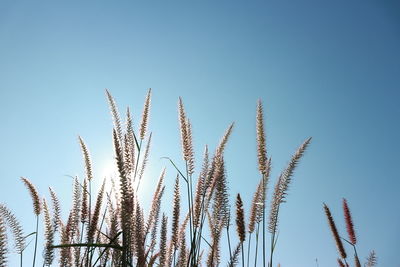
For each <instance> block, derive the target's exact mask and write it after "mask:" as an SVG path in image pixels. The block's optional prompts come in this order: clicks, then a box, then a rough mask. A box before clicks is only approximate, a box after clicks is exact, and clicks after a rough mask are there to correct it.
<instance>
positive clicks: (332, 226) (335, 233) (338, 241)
mask: <svg viewBox="0 0 400 267" xmlns="http://www.w3.org/2000/svg"><path fill="white" fill-rule="evenodd" d="M324 210H325V215H326V218H327V219H328V223H329V227H330V229H331V232H332V235H333V238H334V239H335V242H336V247H337V249H338V251H339V254H340V257H342V258H343V259H345V258H346V257H347V254H346V251H345V250H344V247H343V243H342V240H341V239H340V236H339V233H338V230H337V228H336V224H335V221H334V220H333V217H332V214H331V211H330V210H329V208H328V206H327V205H326V204H324Z"/></svg>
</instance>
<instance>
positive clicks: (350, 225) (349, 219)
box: [343, 198, 357, 245]
mask: <svg viewBox="0 0 400 267" xmlns="http://www.w3.org/2000/svg"><path fill="white" fill-rule="evenodd" d="M343 213H344V219H345V222H346V230H347V234H348V236H349V239H350V242H351V243H352V244H353V245H355V244H356V243H357V238H356V233H355V231H354V224H353V219H352V217H351V212H350V209H349V206H348V204H347V200H346V199H345V198H343Z"/></svg>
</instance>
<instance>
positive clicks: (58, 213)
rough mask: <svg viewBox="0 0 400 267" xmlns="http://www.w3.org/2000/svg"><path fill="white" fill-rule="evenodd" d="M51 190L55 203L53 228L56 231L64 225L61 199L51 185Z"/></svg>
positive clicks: (52, 200)
mask: <svg viewBox="0 0 400 267" xmlns="http://www.w3.org/2000/svg"><path fill="white" fill-rule="evenodd" d="M49 191H50V196H51V202H52V205H53V228H54V232H57V230H58V228H59V227H60V226H61V225H62V222H61V207H60V201H59V200H58V197H57V194H56V193H55V192H54V191H53V189H52V188H51V187H49Z"/></svg>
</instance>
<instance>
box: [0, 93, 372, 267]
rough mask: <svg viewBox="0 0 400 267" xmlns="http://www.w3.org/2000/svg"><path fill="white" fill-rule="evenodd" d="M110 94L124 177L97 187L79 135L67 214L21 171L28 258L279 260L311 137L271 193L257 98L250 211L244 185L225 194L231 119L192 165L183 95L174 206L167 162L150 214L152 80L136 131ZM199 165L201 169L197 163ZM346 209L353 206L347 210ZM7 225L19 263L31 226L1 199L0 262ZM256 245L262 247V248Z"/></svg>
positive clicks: (124, 265)
mask: <svg viewBox="0 0 400 267" xmlns="http://www.w3.org/2000/svg"><path fill="white" fill-rule="evenodd" d="M106 96H107V99H108V102H109V106H110V109H111V114H112V118H113V124H114V129H113V143H114V144H113V145H114V151H115V160H116V165H117V167H118V179H117V180H115V181H113V183H112V184H113V186H112V189H111V190H109V191H106V189H105V186H104V182H103V185H102V186H101V188H100V190H99V191H98V192H97V193H95V192H92V181H93V179H94V177H93V172H92V162H91V157H90V152H89V149H88V147H87V145H86V143H85V142H84V140H83V138H81V137H79V144H80V147H81V150H82V154H83V160H84V163H85V177H84V178H83V179H79V178H78V177H76V178H75V179H74V185H73V194H72V195H73V198H72V205H71V206H72V207H71V209H70V211H69V213H68V214H69V215H68V217H67V218H66V220H63V219H62V216H61V205H60V201H59V200H58V197H57V194H56V192H55V191H54V190H53V189H51V188H49V191H50V196H51V198H50V199H49V200H46V199H45V198H42V197H40V196H39V194H38V192H37V190H36V188H35V186H34V185H33V184H32V183H31V181H29V180H28V179H26V178H21V180H22V182H23V183H24V184H25V186H26V187H27V189H28V191H29V193H30V195H31V197H32V200H33V212H34V214H35V216H36V221H35V225H36V231H35V232H34V233H32V235H34V240H35V242H34V243H33V244H32V245H33V246H34V252H33V256H32V266H33V267H35V266H37V265H38V264H37V261H38V260H37V259H36V257H37V254H38V251H43V252H42V253H41V254H40V255H43V266H56V265H58V266H60V267H70V266H75V267H81V266H85V267H92V266H93V267H95V266H101V267H117V266H118V267H119V266H121V267H128V266H138V267H144V266H219V265H222V264H223V265H228V266H236V265H238V263H239V262H240V263H241V265H242V266H243V267H244V266H268V267H272V266H275V265H274V264H275V263H274V257H273V256H274V251H275V247H276V243H277V232H278V224H279V211H280V209H281V205H282V204H283V203H284V202H285V201H286V197H287V193H288V188H289V186H290V184H291V181H292V177H293V173H294V170H295V168H296V166H297V164H298V163H299V161H300V159H301V157H302V156H303V154H304V152H305V150H306V149H307V147H308V145H309V144H310V142H311V138H308V139H306V140H305V141H304V143H303V144H301V145H300V146H299V148H298V149H297V151H295V153H294V154H293V156H292V158H291V159H290V161H289V163H288V165H287V167H286V168H285V169H284V170H283V171H282V173H281V174H280V176H279V177H278V179H277V182H276V184H275V185H274V187H273V192H272V198H271V202H270V203H266V194H267V189H268V187H269V180H270V179H269V178H270V169H271V157H269V155H268V154H267V149H266V135H265V128H264V118H263V107H262V103H261V101H258V104H257V116H256V130H257V135H256V139H257V148H258V149H257V156H258V169H259V182H258V186H257V187H256V188H255V192H254V195H253V201H252V203H249V204H251V208H250V210H249V211H248V212H247V213H246V214H248V215H247V216H245V210H244V206H246V205H244V203H243V201H242V198H241V196H240V194H238V195H237V196H235V198H234V199H235V201H233V199H231V197H230V195H229V192H228V185H227V183H228V181H227V177H226V170H225V161H224V150H225V147H226V145H227V143H228V140H229V137H230V135H231V133H232V130H233V127H234V125H233V124H231V125H229V126H228V128H227V130H226V132H225V133H224V134H223V136H222V138H221V140H220V142H219V144H218V145H217V147H216V148H215V149H214V150H213V151H214V152H213V153H210V151H209V149H208V147H207V146H206V147H205V149H204V155H202V160H201V161H202V164H201V168H195V155H194V149H193V141H192V126H191V122H190V120H189V118H188V116H187V114H186V111H185V108H184V104H183V101H182V99H181V98H179V102H178V114H179V116H178V118H179V123H180V134H181V148H182V160H183V162H184V166H185V168H184V169H179V168H178V167H177V164H175V162H174V161H173V160H172V159H169V158H168V161H169V163H170V164H171V166H172V167H173V168H174V169H175V170H176V172H177V177H176V180H175V186H174V193H173V194H174V195H173V204H172V214H166V213H164V212H163V211H162V210H161V202H162V198H163V194H164V190H165V186H164V177H165V170H163V171H162V172H161V175H160V177H159V180H158V183H157V184H156V186H155V189H154V193H153V199H152V203H151V206H150V208H149V209H148V210H149V212H148V214H145V213H144V209H143V206H142V203H141V201H140V199H139V197H138V191H139V188H140V182H141V180H142V178H143V174H144V172H145V169H146V166H147V164H148V156H149V151H150V145H151V137H152V134H151V133H149V132H148V120H149V110H150V104H151V90H149V91H148V93H147V96H146V98H145V103H144V108H143V113H142V116H141V121H140V124H139V129H138V131H135V130H134V127H133V122H132V116H131V113H130V110H129V108H128V109H127V111H126V116H125V119H124V120H122V119H121V117H120V113H119V110H118V107H117V104H116V102H115V100H114V98H113V97H112V95H111V94H110V93H109V92H108V91H106ZM195 169H199V170H200V171H199V172H198V173H196V172H195ZM182 194H185V195H186V197H185V199H187V203H181V199H182V198H181V195H182ZM231 202H232V203H235V207H231V206H230V205H231V204H230V203H231ZM48 203H49V204H48ZM345 203H346V202H345ZM346 205H347V204H346ZM346 207H347V206H346ZM347 210H348V208H347ZM325 211H326V214H327V216H328V219H329V223H330V226H331V228H332V232H333V233H334V236H335V239H336V241H337V244H338V248H339V251H340V253H341V259H339V260H338V262H339V264H342V265H343V266H346V264H347V262H346V261H345V260H346V255H345V254H342V253H345V252H344V248H343V245H342V243H341V239H340V237H339V235H338V234H337V230H336V227H335V225H334V223H333V219H332V216H331V215H330V211H329V209H328V207H327V206H325ZM347 214H348V216H349V214H350V213H349V212H348V213H347ZM39 217H42V219H43V222H44V229H45V231H44V240H45V241H44V244H43V246H40V247H39V245H38V234H39V233H38V229H39ZM346 221H349V222H351V218H350V219H348V218H347V217H346ZM351 225H352V224H351ZM349 227H350V226H349ZM6 228H9V229H11V234H12V239H13V240H14V246H15V251H16V252H17V253H18V254H19V255H20V266H23V264H25V266H29V265H30V264H31V263H30V260H31V258H30V257H29V262H28V260H27V259H26V256H25V259H24V257H23V254H24V251H25V248H26V247H27V244H26V238H27V236H25V235H24V232H23V229H22V227H21V225H20V223H19V222H18V220H17V219H16V217H15V216H14V214H13V213H12V212H11V211H10V210H9V209H8V208H7V207H6V206H5V205H3V204H1V205H0V267H4V266H7V255H8V251H9V248H8V245H7V232H6ZM232 228H233V229H232ZM350 229H352V228H351V227H350ZM232 230H236V231H235V232H236V234H237V236H238V239H237V240H238V243H237V244H231V238H230V235H231V231H232ZM223 237H224V238H223ZM352 237H355V234H354V230H353V233H352V235H351V237H350V241H348V242H349V243H350V244H352V245H353V247H354V251H355V257H357V253H356V250H355V244H356V240H355V238H354V239H353V238H352ZM223 242H226V245H225V246H222V244H223ZM222 247H224V248H227V249H226V251H221V248H222ZM222 253H224V255H228V257H227V258H228V259H229V261H228V262H227V263H222V262H221V261H222V260H221V255H222ZM259 254H261V255H262V256H261V255H260V256H261V257H259ZM258 258H260V260H259V261H257V259H258ZM357 259H358V258H357ZM24 261H25V262H24ZM342 261H343V262H342ZM27 262H28V263H27ZM369 262H370V265H368V266H374V264H375V255H374V254H371V257H370V260H369ZM27 264H28V265H27ZM356 266H358V265H356Z"/></svg>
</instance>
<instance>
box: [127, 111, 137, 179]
mask: <svg viewBox="0 0 400 267" xmlns="http://www.w3.org/2000/svg"><path fill="white" fill-rule="evenodd" d="M136 147H139V144H138V143H137V139H136V136H135V133H134V130H133V122H132V118H131V112H130V109H129V107H128V108H127V109H126V138H125V155H126V156H125V157H126V159H125V164H126V169H127V173H128V174H129V173H131V172H133V170H134V169H135V165H136V157H135V151H136Z"/></svg>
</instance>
